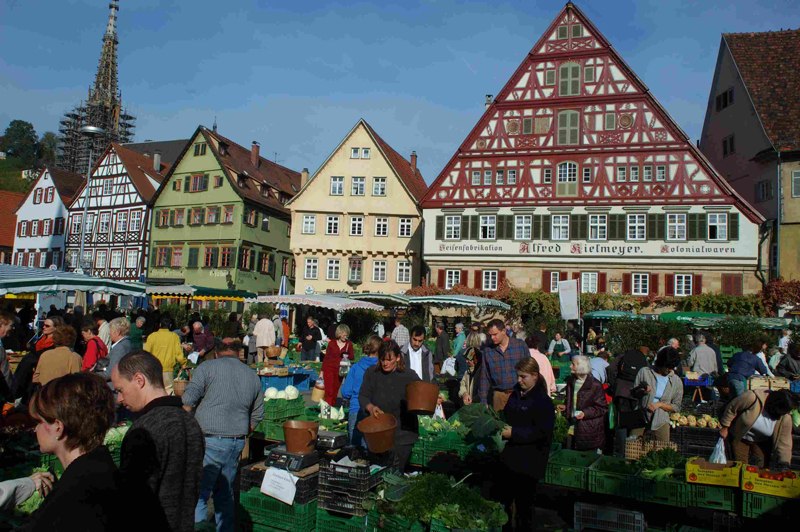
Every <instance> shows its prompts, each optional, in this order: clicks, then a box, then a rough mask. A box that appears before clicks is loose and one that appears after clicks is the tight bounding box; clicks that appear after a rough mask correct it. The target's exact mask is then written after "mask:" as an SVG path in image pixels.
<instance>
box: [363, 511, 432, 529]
mask: <svg viewBox="0 0 800 532" xmlns="http://www.w3.org/2000/svg"><path fill="white" fill-rule="evenodd" d="M367 527H368V529H369V530H380V531H382V532H425V530H427V527H426V526H425V525H424V524H423V523H421V522H420V521H411V520H409V519H406V518H404V517H401V516H399V515H396V514H383V513H379V512H378V511H377V510H375V509H374V508H373V509H372V510H370V512H369V513H368V514H367Z"/></svg>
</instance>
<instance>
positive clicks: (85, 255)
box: [81, 249, 94, 267]
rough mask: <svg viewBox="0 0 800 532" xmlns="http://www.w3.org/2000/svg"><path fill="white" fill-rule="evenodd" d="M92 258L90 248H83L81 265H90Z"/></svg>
mask: <svg viewBox="0 0 800 532" xmlns="http://www.w3.org/2000/svg"><path fill="white" fill-rule="evenodd" d="M93 260H94V254H93V253H92V250H90V249H86V250H84V251H83V261H82V263H81V267H83V264H85V265H86V266H87V267H88V266H91V264H92V261H93Z"/></svg>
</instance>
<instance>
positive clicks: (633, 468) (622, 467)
mask: <svg viewBox="0 0 800 532" xmlns="http://www.w3.org/2000/svg"><path fill="white" fill-rule="evenodd" d="M592 467H593V468H595V469H597V470H599V471H604V472H607V473H618V474H620V475H635V474H636V473H637V472H638V471H639V467H638V466H637V465H636V464H635V463H631V462H628V461H626V460H623V459H621V458H620V459H615V458H613V457H603V458H601V459H600V460H598V461H597V462H596V463H595V464H594V466H592Z"/></svg>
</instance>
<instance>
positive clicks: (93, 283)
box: [0, 264, 145, 296]
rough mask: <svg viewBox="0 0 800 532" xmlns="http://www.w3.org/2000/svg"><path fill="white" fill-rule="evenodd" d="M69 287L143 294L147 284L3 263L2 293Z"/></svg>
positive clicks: (62, 289)
mask: <svg viewBox="0 0 800 532" xmlns="http://www.w3.org/2000/svg"><path fill="white" fill-rule="evenodd" d="M70 290H83V291H86V292H101V293H107V294H116V295H122V296H138V295H141V294H144V291H145V286H144V285H143V284H142V283H137V282H134V281H115V280H113V279H104V278H102V277H92V276H89V275H83V274H80V273H74V272H62V271H58V270H49V269H43V268H26V267H24V266H12V265H11V264H0V296H2V295H6V294H20V293H25V292H36V293H39V292H67V291H70Z"/></svg>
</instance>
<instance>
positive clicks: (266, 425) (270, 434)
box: [255, 420, 285, 441]
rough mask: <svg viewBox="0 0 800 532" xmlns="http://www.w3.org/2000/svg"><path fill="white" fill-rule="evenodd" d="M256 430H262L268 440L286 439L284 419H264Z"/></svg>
mask: <svg viewBox="0 0 800 532" xmlns="http://www.w3.org/2000/svg"><path fill="white" fill-rule="evenodd" d="M255 432H260V433H261V434H263V435H264V438H266V439H268V440H275V441H284V438H285V437H284V435H283V421H266V420H264V421H262V422H261V423H259V424H258V426H257V427H256V430H255Z"/></svg>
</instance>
